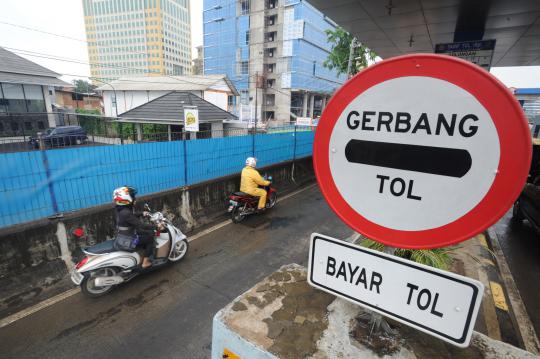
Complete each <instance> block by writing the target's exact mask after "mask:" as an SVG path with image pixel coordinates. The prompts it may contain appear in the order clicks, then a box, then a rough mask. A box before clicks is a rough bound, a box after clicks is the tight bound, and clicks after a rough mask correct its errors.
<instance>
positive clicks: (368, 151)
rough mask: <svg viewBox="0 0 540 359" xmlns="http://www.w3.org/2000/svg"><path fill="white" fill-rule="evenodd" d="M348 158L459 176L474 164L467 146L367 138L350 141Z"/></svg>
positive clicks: (354, 161) (404, 168) (434, 173)
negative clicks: (405, 142) (366, 139)
mask: <svg viewBox="0 0 540 359" xmlns="http://www.w3.org/2000/svg"><path fill="white" fill-rule="evenodd" d="M345 158H347V161H349V162H353V163H360V164H364V165H371V166H379V167H387V168H394V169H398V170H407V171H415V172H422V173H429V174H433V175H441V176H449V177H458V178H460V177H463V176H465V175H466V174H467V172H469V170H470V169H471V165H472V159H471V155H470V154H469V151H467V150H463V149H456V148H444V147H432V146H419V145H409V144H402V143H389V142H375V141H363V140H350V141H349V143H347V146H346V147H345Z"/></svg>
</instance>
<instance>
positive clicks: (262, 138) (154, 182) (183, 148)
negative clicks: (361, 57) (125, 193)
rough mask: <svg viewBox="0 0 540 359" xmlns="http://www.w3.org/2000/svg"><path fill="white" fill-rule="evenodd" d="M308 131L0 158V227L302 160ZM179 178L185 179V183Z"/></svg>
mask: <svg viewBox="0 0 540 359" xmlns="http://www.w3.org/2000/svg"><path fill="white" fill-rule="evenodd" d="M314 135H315V132H313V131H305V130H304V131H300V130H298V131H295V130H294V129H291V130H287V131H284V132H276V133H269V134H257V135H255V136H252V135H249V136H236V137H224V138H211V139H200V140H189V141H185V142H184V141H172V142H153V143H142V144H132V145H123V146H116V145H112V146H99V147H79V148H66V149H55V150H46V151H35V152H19V153H6V154H0V161H1V163H2V165H1V170H0V203H1V206H0V227H5V226H9V225H13V224H17V223H22V222H27V221H31V220H35V219H39V218H43V217H48V216H52V215H54V214H56V213H62V212H67V211H73V210H77V209H82V208H87V207H92V206H96V205H100V204H105V203H108V202H110V201H111V193H112V190H113V189H114V188H116V187H118V186H121V185H124V184H129V185H132V186H135V187H136V188H137V189H138V190H139V193H140V194H149V193H154V192H159V191H164V190H167V189H172V188H177V187H181V186H184V185H190V184H195V183H199V182H203V181H206V180H210V179H213V178H218V177H222V176H227V175H231V174H234V173H238V172H239V171H240V170H241V169H242V168H243V166H244V161H245V159H246V157H249V156H252V155H253V154H255V157H257V158H258V160H259V163H258V165H259V166H260V167H262V166H267V165H271V164H275V163H279V162H283V161H288V160H292V159H295V158H301V157H305V156H310V155H311V153H312V145H313V139H314ZM186 175H187V176H186Z"/></svg>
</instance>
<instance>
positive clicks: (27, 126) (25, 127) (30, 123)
mask: <svg viewBox="0 0 540 359" xmlns="http://www.w3.org/2000/svg"><path fill="white" fill-rule="evenodd" d="M24 129H25V130H28V131H31V130H32V122H28V121H25V122H24Z"/></svg>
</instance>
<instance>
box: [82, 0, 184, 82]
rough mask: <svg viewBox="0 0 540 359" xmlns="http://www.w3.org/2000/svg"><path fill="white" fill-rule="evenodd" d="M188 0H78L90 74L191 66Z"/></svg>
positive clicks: (179, 70)
mask: <svg viewBox="0 0 540 359" xmlns="http://www.w3.org/2000/svg"><path fill="white" fill-rule="evenodd" d="M189 10H190V3H189V0H83V11H84V23H85V26H86V38H87V41H88V57H89V59H90V66H91V74H92V77H95V78H110V79H115V78H118V77H121V76H129V75H141V74H150V75H152V74H156V75H185V74H190V72H191V26H190V12H189Z"/></svg>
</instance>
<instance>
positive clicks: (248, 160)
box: [246, 157, 257, 168]
mask: <svg viewBox="0 0 540 359" xmlns="http://www.w3.org/2000/svg"><path fill="white" fill-rule="evenodd" d="M246 166H250V167H253V168H255V167H257V159H256V158H255V157H248V158H246Z"/></svg>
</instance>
